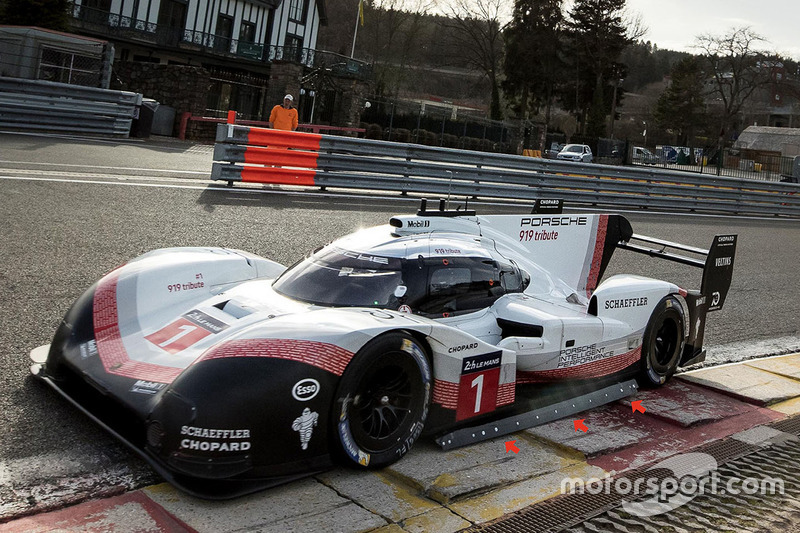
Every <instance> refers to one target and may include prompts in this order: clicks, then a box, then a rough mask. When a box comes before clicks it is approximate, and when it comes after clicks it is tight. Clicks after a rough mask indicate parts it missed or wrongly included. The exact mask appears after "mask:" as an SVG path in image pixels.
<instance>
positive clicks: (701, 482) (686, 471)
mask: <svg viewBox="0 0 800 533" xmlns="http://www.w3.org/2000/svg"><path fill="white" fill-rule="evenodd" d="M717 466H718V465H717V461H716V460H715V459H714V458H713V457H712V456H710V455H708V454H705V453H685V454H681V455H676V456H674V457H670V458H669V459H666V460H664V461H661V462H660V463H658V464H656V465H654V466H653V467H651V468H649V469H648V470H647V472H646V473H645V474H647V473H652V475H650V476H647V475H644V476H642V477H637V478H634V479H629V478H627V477H618V478H616V479H614V478H611V477H607V478H603V479H600V478H591V479H588V480H583V479H580V478H568V479H564V480H563V481H562V482H561V493H562V494H567V493H570V492H577V493H579V494H585V493H588V494H595V495H596V494H614V495H619V496H622V497H623V498H624V500H623V503H622V508H623V509H624V510H625V512H627V513H629V514H631V515H634V516H641V517H646V516H655V515H659V514H662V513H666V512H669V511H671V510H673V509H677V508H678V507H680V506H681V505H684V504H687V503H689V502H690V501H692V500H693V499H695V498H696V497H697V496H702V495H704V494H710V495H730V496H737V495H739V494H748V495H752V494H761V495H770V494H783V493H784V483H783V480H782V479H778V478H773V477H762V478H739V477H735V476H732V477H728V476H725V477H723V476H721V475H720V474H719V472H718V471H717ZM657 470H661V471H662V474H663V470H668V471H670V472H671V473H672V474H671V475H667V476H666V477H665V476H663V475H656V474H657V473H658V472H656V471H657Z"/></svg>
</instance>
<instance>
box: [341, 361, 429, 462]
mask: <svg viewBox="0 0 800 533" xmlns="http://www.w3.org/2000/svg"><path fill="white" fill-rule="evenodd" d="M415 392H418V391H415V390H414V386H413V383H412V377H411V375H410V374H409V371H408V369H406V368H404V367H403V366H402V365H395V364H392V365H386V366H378V367H377V368H375V367H373V368H372V369H370V371H368V372H366V373H365V374H364V375H363V377H362V379H361V380H360V382H359V385H358V388H357V390H356V392H355V395H354V396H353V400H352V401H353V403H352V406H351V408H350V419H351V429H352V431H353V438H354V439H355V440H356V442H358V443H359V445H360V446H361V447H362V448H364V449H365V450H367V451H369V452H380V451H383V450H384V449H386V448H387V447H388V446H391V445H392V444H393V443H395V442H397V440H398V438H399V435H401V434H402V433H404V432H405V431H406V429H408V427H409V426H410V424H411V421H412V419H413V417H412V416H411V415H412V410H413V409H414V395H415Z"/></svg>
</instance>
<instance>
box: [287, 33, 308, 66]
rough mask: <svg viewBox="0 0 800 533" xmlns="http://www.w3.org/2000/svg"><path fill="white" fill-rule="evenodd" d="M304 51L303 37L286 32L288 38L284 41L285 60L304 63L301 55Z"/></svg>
mask: <svg viewBox="0 0 800 533" xmlns="http://www.w3.org/2000/svg"><path fill="white" fill-rule="evenodd" d="M302 53H303V39H301V38H300V37H298V36H297V35H292V34H286V40H285V41H284V42H283V58H282V59H283V60H284V61H294V62H295V63H302V61H301V57H302Z"/></svg>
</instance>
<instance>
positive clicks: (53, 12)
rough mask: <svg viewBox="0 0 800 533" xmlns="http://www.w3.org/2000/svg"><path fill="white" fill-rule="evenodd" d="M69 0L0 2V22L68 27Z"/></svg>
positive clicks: (50, 27) (49, 27) (54, 27)
mask: <svg viewBox="0 0 800 533" xmlns="http://www.w3.org/2000/svg"><path fill="white" fill-rule="evenodd" d="M70 6H71V2H70V1H69V0H14V1H13V2H12V1H8V0H7V1H5V2H3V3H2V4H0V24H10V25H12V26H38V27H40V28H47V29H51V30H60V31H66V30H68V29H69V20H70V14H69V8H70Z"/></svg>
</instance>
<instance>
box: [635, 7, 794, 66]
mask: <svg viewBox="0 0 800 533" xmlns="http://www.w3.org/2000/svg"><path fill="white" fill-rule="evenodd" d="M627 5H628V9H629V10H631V11H632V12H638V13H641V15H642V19H643V21H644V25H645V26H647V28H648V32H647V34H646V35H645V36H644V38H643V39H644V40H645V41H651V42H653V43H655V44H657V45H658V47H659V48H668V49H670V50H683V51H686V52H693V50H692V49H691V45H692V43H693V42H694V40H695V37H696V36H697V35H700V34H703V33H710V34H712V35H723V34H725V33H726V32H727V31H728V30H729V29H730V28H732V27H734V26H750V27H752V28H753V30H754V31H755V32H756V33H758V34H759V35H761V36H762V37H764V38H766V39H767V40H768V41H769V42H768V43H763V45H764V48H766V49H769V50H774V51H776V52H778V53H780V54H783V55H786V56H789V57H792V58H794V59H798V60H800V31H798V24H800V3H799V2H798V0H760V1H757V0H666V1H665V0H628V2H627Z"/></svg>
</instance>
